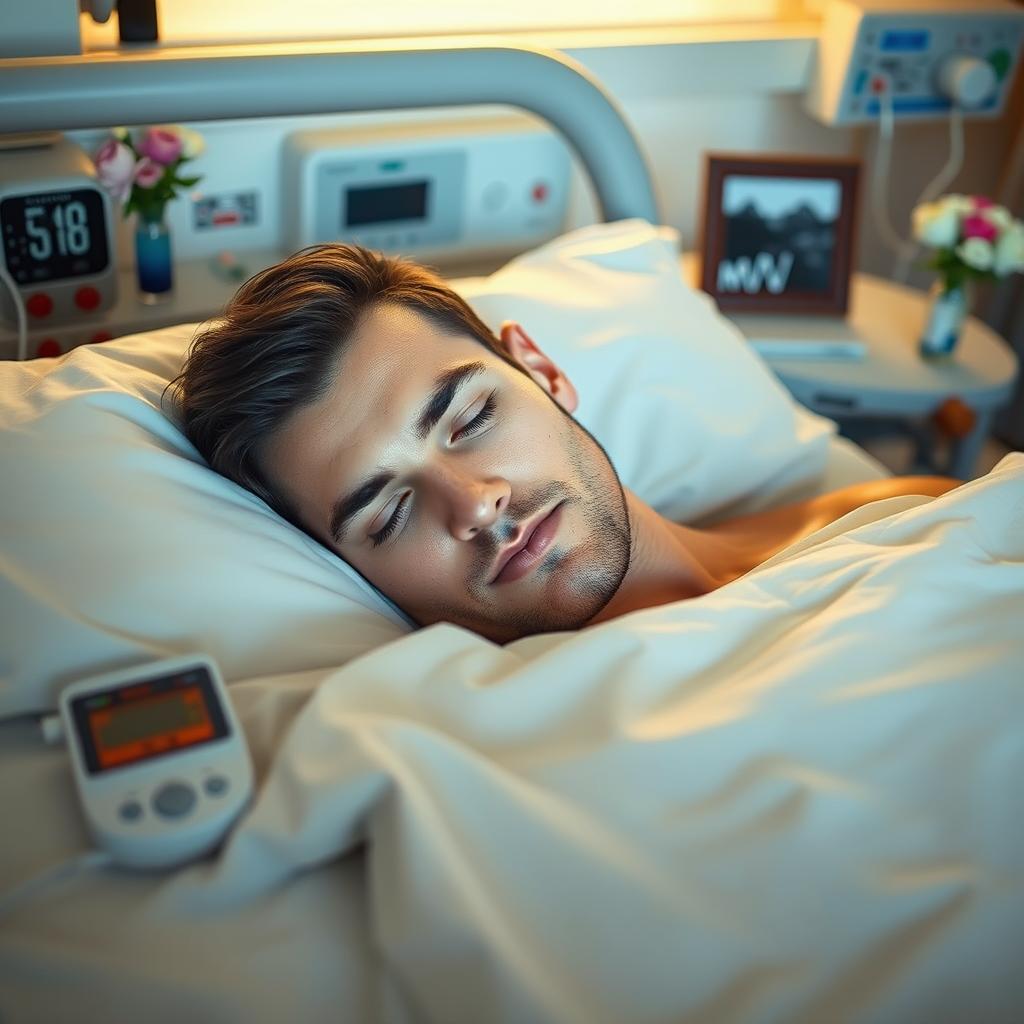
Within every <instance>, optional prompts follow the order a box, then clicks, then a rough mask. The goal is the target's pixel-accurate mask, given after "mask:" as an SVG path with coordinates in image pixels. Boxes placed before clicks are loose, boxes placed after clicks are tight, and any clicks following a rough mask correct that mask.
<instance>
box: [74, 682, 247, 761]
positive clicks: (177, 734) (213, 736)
mask: <svg viewBox="0 0 1024 1024" xmlns="http://www.w3.org/2000/svg"><path fill="white" fill-rule="evenodd" d="M71 711H72V716H73V719H74V722H75V728H76V731H77V733H78V738H79V741H80V744H81V747H82V752H83V754H84V757H85V762H86V767H87V768H88V770H89V772H90V773H91V774H93V775H95V774H97V773H99V772H105V771H110V770H111V769H113V768H121V767H124V766H125V765H130V764H136V763H137V762H139V761H146V760H149V759H150V758H154V757H161V756H164V755H166V754H173V753H176V752H177V751H179V750H184V749H187V748H190V747H195V746H198V745H201V744H203V743H210V742H212V741H214V740H217V739H222V738H223V737H225V736H227V735H228V728H227V722H226V721H225V719H224V715H223V712H222V709H221V707H220V703H219V701H218V700H217V698H216V696H215V695H214V692H213V682H212V680H211V679H210V677H209V674H208V673H207V671H206V670H205V669H204V668H201V667H197V668H194V669H189V670H188V671H187V672H183V673H180V674H177V675H171V676H162V677H159V678H156V679H150V680H146V681H145V682H139V683H132V684H130V685H127V686H122V687H112V688H111V689H109V690H105V691H103V692H100V693H91V694H88V695H86V696H81V697H76V698H75V699H74V700H73V701H72V702H71Z"/></svg>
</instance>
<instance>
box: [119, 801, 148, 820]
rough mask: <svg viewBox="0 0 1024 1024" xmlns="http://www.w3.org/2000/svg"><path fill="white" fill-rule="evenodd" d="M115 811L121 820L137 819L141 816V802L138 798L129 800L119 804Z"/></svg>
mask: <svg viewBox="0 0 1024 1024" xmlns="http://www.w3.org/2000/svg"><path fill="white" fill-rule="evenodd" d="M117 813H118V814H119V815H120V816H121V820H122V821H138V820H139V818H141V817H142V804H140V803H139V802H138V800H129V801H127V802H126V803H123V804H121V806H120V807H119V808H118V810H117Z"/></svg>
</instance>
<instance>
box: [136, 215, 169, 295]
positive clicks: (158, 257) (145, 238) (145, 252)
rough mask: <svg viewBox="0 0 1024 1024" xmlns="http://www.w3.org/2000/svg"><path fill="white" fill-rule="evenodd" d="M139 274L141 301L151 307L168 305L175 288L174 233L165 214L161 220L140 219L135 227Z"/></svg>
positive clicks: (137, 271)
mask: <svg viewBox="0 0 1024 1024" xmlns="http://www.w3.org/2000/svg"><path fill="white" fill-rule="evenodd" d="M135 273H136V276H137V278H138V282H139V297H140V298H141V299H142V301H143V302H144V303H146V304H147V305H155V304H156V303H158V302H163V301H165V300H166V299H167V298H168V297H169V296H170V294H171V290H172V289H173V288H174V265H173V263H172V260H171V229H170V228H169V227H168V226H167V222H166V221H165V220H164V217H163V214H162V213H161V215H160V216H159V217H158V218H148V217H142V216H140V217H139V218H138V221H137V222H136V225H135Z"/></svg>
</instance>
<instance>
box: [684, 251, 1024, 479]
mask: <svg viewBox="0 0 1024 1024" xmlns="http://www.w3.org/2000/svg"><path fill="white" fill-rule="evenodd" d="M680 263H681V269H682V274H683V279H684V280H685V281H686V282H687V283H688V284H692V285H693V286H694V287H698V285H697V282H698V280H699V258H698V257H697V256H696V254H695V253H686V254H684V255H683V257H682V259H681V261H680ZM927 309H928V296H927V295H926V294H925V293H924V292H920V291H917V290H915V289H913V288H908V287H906V286H905V285H901V284H896V283H894V282H892V281H886V280H884V279H882V278H879V277H872V276H871V275H870V274H854V275H853V277H852V279H851V281H850V305H849V312H848V314H847V319H848V320H849V321H850V322H851V324H852V325H853V326H854V328H855V329H856V331H857V333H858V334H859V335H860V336H861V337H862V338H863V339H864V340H865V341H866V342H867V346H868V352H867V355H866V356H865V358H863V359H861V360H857V361H855V360H848V361H846V360H828V359H819V360H811V359H791V358H785V359H783V358H775V357H772V358H769V359H766V360H765V361H766V362H767V363H768V365H769V366H770V367H771V368H772V371H773V372H774V373H775V374H776V376H777V377H778V378H779V380H780V381H782V383H783V384H784V385H785V386H786V387H787V388H788V389H789V391H790V393H791V394H792V395H793V397H794V398H795V399H796V400H797V401H798V402H800V404H801V405H805V406H806V407H807V408H808V409H812V410H813V411H814V412H818V413H821V414H822V415H823V416H830V417H833V418H843V419H855V418H866V419H867V418H870V419H895V420H919V419H925V418H927V417H929V416H931V415H932V414H933V413H934V412H935V411H936V410H937V409H938V408H939V406H940V405H942V403H943V402H945V401H946V400H947V399H949V398H957V399H959V400H960V401H961V402H963V403H964V404H965V405H966V406H968V407H969V408H970V409H971V410H972V411H973V412H974V414H975V417H976V419H975V423H974V426H973V428H972V429H971V431H970V433H969V434H967V435H966V436H964V437H961V438H959V439H957V440H955V441H954V442H953V447H952V451H951V455H950V462H949V466H948V469H947V472H948V473H949V474H950V475H951V476H955V477H959V478H960V479H962V480H969V479H971V477H972V476H973V469H974V465H975V463H976V461H977V458H978V454H979V452H980V451H981V446H982V444H983V443H984V441H985V438H986V437H988V434H989V431H990V429H991V426H992V419H993V417H994V416H995V414H996V413H997V412H998V411H999V410H1000V409H1001V408H1002V407H1003V406H1004V405H1006V404H1007V402H1009V400H1010V398H1011V397H1012V395H1013V387H1014V383H1015V381H1016V378H1017V372H1018V360H1017V357H1016V355H1014V353H1013V350H1012V349H1011V348H1010V347H1009V345H1007V344H1006V342H1005V341H1003V339H1002V338H1000V337H999V335H998V334H996V333H995V331H993V330H992V329H991V328H990V327H988V326H987V325H985V324H983V323H982V322H981V321H980V320H977V319H975V318H974V317H969V318H968V320H967V323H966V325H965V326H964V330H963V334H962V335H961V337H960V342H959V344H958V345H957V347H956V351H955V352H954V353H953V355H952V356H951V357H950V358H949V359H946V360H942V361H936V362H931V361H926V360H924V359H922V358H921V356H920V355H918V351H917V343H918V337H919V335H920V332H921V329H922V327H923V326H924V321H925V317H926V315H927ZM725 315H726V316H728V317H729V319H731V320H733V322H734V323H735V324H736V325H737V327H739V328H740V330H742V329H743V326H742V324H743V317H742V316H739V315H735V316H730V315H729V314H725ZM787 319H794V320H796V319H798V318H795V317H787V316H784V315H780V316H779V317H778V321H779V323H780V324H784V323H785V321H786V320H787Z"/></svg>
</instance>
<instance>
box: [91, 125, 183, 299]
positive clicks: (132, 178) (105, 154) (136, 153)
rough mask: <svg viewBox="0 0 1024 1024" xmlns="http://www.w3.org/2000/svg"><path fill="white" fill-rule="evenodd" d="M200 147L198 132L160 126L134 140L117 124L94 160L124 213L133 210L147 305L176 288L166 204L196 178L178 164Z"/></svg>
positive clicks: (141, 287) (140, 277)
mask: <svg viewBox="0 0 1024 1024" xmlns="http://www.w3.org/2000/svg"><path fill="white" fill-rule="evenodd" d="M202 151H203V139H202V136H201V135H200V134H199V133H198V132H195V131H192V130H191V129H188V128H183V127H182V126H180V125H159V126H155V127H151V128H146V129H144V130H143V132H142V134H141V136H138V137H137V138H136V139H135V140H133V139H132V136H131V133H130V132H129V131H128V129H126V128H115V129H114V132H113V135H112V137H111V138H110V139H108V140H107V141H106V142H104V143H103V145H102V146H101V147H100V149H99V150H98V151H97V153H96V155H95V157H94V158H93V162H94V163H95V164H96V173H97V176H98V178H99V180H100V182H101V183H102V184H103V185H104V186H105V187H106V188H107V190H108V191H109V192H110V193H111V195H112V196H113V197H114V199H115V200H116V201H117V202H119V203H120V204H121V208H122V211H123V213H124V215H125V216H126V217H128V216H131V215H132V214H135V271H136V277H137V280H138V285H139V296H140V298H141V299H142V301H143V302H145V303H148V304H152V303H156V302H162V301H163V300H164V299H166V298H167V297H168V296H169V295H170V294H171V292H172V290H173V288H174V260H173V253H172V248H171V231H170V227H169V226H168V224H167V216H166V215H167V204H168V203H169V202H170V201H171V200H172V199H174V198H175V196H176V195H177V194H178V190H179V189H182V188H191V187H192V186H193V185H195V184H196V183H197V182H198V181H199V178H198V177H183V176H182V174H181V168H182V165H183V164H185V163H187V162H188V161H189V160H193V159H195V158H196V157H197V156H199V154H200V153H202Z"/></svg>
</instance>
